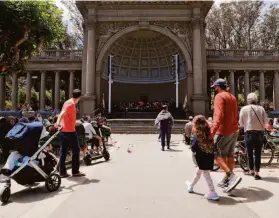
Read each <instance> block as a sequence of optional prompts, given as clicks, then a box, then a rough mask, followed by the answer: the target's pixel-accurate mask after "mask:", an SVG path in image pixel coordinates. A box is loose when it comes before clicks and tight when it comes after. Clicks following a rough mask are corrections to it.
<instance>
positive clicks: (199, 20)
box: [191, 17, 204, 25]
mask: <svg viewBox="0 0 279 218" xmlns="http://www.w3.org/2000/svg"><path fill="white" fill-rule="evenodd" d="M191 22H192V24H194V25H198V24H202V23H203V24H204V19H203V18H200V17H192V18H191Z"/></svg>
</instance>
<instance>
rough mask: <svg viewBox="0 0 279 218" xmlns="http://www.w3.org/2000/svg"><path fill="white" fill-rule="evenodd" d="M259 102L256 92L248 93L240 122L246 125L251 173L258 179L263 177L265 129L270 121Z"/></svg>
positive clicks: (245, 137)
mask: <svg viewBox="0 0 279 218" xmlns="http://www.w3.org/2000/svg"><path fill="white" fill-rule="evenodd" d="M257 102H258V96H257V95H256V94H255V93H250V94H248V96H247V103H248V105H246V106H244V107H242V108H241V110H240V114H239V124H240V126H243V127H244V132H245V136H244V140H245V145H246V149H247V155H248V162H249V169H250V175H251V176H254V178H255V179H256V180H259V179H261V177H260V175H259V172H260V167H261V155H262V147H263V143H264V130H265V125H266V124H267V123H268V118H267V115H266V112H265V110H264V108H263V107H262V106H260V105H257ZM254 155H255V162H254Z"/></svg>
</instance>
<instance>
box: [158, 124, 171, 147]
mask: <svg viewBox="0 0 279 218" xmlns="http://www.w3.org/2000/svg"><path fill="white" fill-rule="evenodd" d="M160 135H161V145H162V147H165V145H166V138H167V146H170V139H171V130H170V129H164V128H160Z"/></svg>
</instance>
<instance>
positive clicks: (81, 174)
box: [72, 172, 85, 177]
mask: <svg viewBox="0 0 279 218" xmlns="http://www.w3.org/2000/svg"><path fill="white" fill-rule="evenodd" d="M72 176H73V177H82V176H85V174H84V173H82V172H78V173H75V174H73V175H72Z"/></svg>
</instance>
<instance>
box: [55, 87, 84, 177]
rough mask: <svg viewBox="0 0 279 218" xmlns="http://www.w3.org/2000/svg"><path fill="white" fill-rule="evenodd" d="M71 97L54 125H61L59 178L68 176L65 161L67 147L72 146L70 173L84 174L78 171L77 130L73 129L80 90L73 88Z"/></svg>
mask: <svg viewBox="0 0 279 218" xmlns="http://www.w3.org/2000/svg"><path fill="white" fill-rule="evenodd" d="M72 96H73V97H72V98H70V99H69V100H67V101H66V102H65V103H64V105H63V107H62V111H61V113H60V114H59V116H58V118H57V121H56V124H55V126H56V127H58V126H60V124H61V126H62V130H61V132H60V169H59V173H60V176H61V178H66V177H69V174H68V173H67V171H66V167H65V161H66V156H67V149H68V148H69V147H70V145H71V148H72V175H73V176H74V177H80V176H85V174H84V173H82V172H80V171H79V167H80V165H79V152H80V147H79V143H78V137H77V132H76V129H75V125H76V104H77V103H78V102H79V100H80V97H81V91H80V90H79V89H75V90H74V91H73V95H72Z"/></svg>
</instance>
